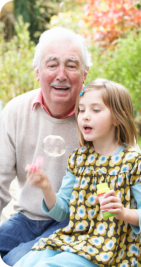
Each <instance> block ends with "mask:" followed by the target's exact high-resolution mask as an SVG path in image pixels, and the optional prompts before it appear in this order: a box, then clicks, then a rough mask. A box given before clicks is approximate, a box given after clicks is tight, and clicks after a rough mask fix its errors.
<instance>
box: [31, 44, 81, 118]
mask: <svg viewBox="0 0 141 267" xmlns="http://www.w3.org/2000/svg"><path fill="white" fill-rule="evenodd" d="M36 77H37V80H38V81H39V82H40V86H41V89H42V93H43V101H44V105H45V106H46V107H47V108H48V109H49V111H50V112H51V114H52V116H54V117H58V118H59V116H60V117H61V116H62V115H63V114H65V113H66V114H67V113H69V112H70V111H71V110H72V109H73V108H74V105H75V102H76V98H77V96H78V94H79V92H80V91H81V89H82V85H83V83H84V81H85V79H86V73H84V70H83V63H82V56H81V50H80V48H79V47H78V46H77V45H76V44H75V43H72V42H68V41H65V40H62V41H60V40H55V41H52V42H50V43H49V44H48V45H46V46H45V47H44V48H43V50H42V58H41V64H40V69H39V71H36ZM59 114H60V115H59Z"/></svg>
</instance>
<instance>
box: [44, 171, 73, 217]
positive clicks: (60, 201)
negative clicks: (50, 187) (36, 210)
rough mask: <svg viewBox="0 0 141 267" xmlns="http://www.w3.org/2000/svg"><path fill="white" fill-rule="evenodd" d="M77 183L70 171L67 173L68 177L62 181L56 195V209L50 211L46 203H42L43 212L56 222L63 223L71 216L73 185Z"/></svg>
mask: <svg viewBox="0 0 141 267" xmlns="http://www.w3.org/2000/svg"><path fill="white" fill-rule="evenodd" d="M74 182H75V175H74V174H72V173H71V172H69V171H66V175H65V176H64V178H63V180H62V185H61V188H60V190H59V192H58V193H57V194H56V203H55V205H54V207H53V208H52V209H51V210H50V211H49V210H48V208H47V206H46V204H45V201H44V200H43V201H42V209H43V212H44V213H46V214H48V215H49V216H50V217H51V218H53V219H54V220H56V221H58V222H61V221H63V220H65V219H66V218H67V217H68V216H69V202H70V198H71V193H72V189H73V185H74Z"/></svg>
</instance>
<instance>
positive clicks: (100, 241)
mask: <svg viewBox="0 0 141 267" xmlns="http://www.w3.org/2000/svg"><path fill="white" fill-rule="evenodd" d="M89 242H90V243H91V244H92V245H94V247H97V248H101V247H102V244H103V242H104V238H103V237H102V236H100V237H97V236H94V237H91V238H90V240H89Z"/></svg>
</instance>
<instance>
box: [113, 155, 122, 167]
mask: <svg viewBox="0 0 141 267" xmlns="http://www.w3.org/2000/svg"><path fill="white" fill-rule="evenodd" d="M111 162H112V164H113V165H119V164H120V163H121V162H122V157H121V155H120V154H118V155H114V156H112V158H111Z"/></svg>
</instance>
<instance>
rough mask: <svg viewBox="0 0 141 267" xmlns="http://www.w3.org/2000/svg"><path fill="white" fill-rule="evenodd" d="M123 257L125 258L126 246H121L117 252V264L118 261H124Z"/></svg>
mask: <svg viewBox="0 0 141 267" xmlns="http://www.w3.org/2000/svg"><path fill="white" fill-rule="evenodd" d="M125 257H126V246H125V245H123V247H122V248H121V249H120V250H119V252H118V260H117V262H119V261H120V260H124V259H125Z"/></svg>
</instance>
